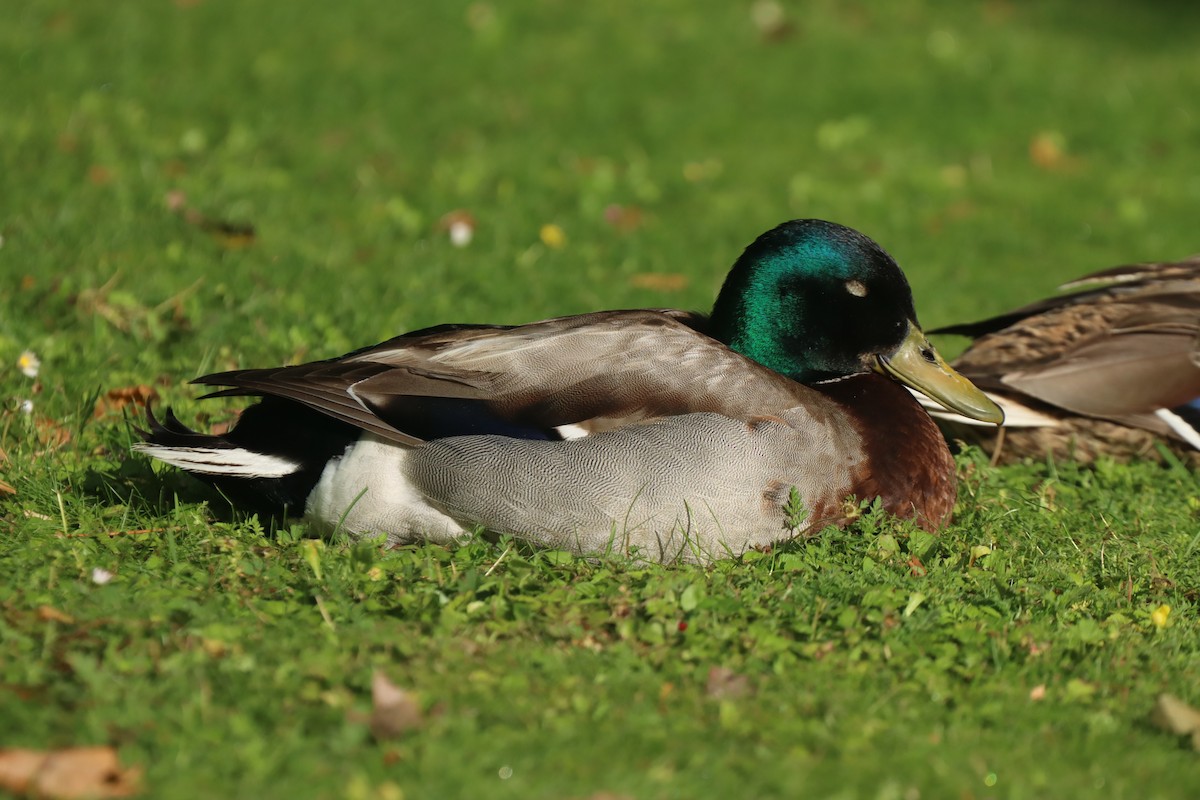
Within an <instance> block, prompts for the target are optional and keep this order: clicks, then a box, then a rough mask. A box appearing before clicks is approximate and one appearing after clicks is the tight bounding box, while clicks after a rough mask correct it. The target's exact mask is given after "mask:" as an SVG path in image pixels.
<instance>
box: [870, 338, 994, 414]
mask: <svg viewBox="0 0 1200 800" xmlns="http://www.w3.org/2000/svg"><path fill="white" fill-rule="evenodd" d="M875 370H876V372H879V373H881V374H884V375H888V376H889V377H892V378H895V379H896V380H898V381H900V382H901V383H903V384H904V385H905V386H911V387H912V388H914V389H916V390H917V391H918V392H920V393H921V394H923V395H925V396H927V397H929V398H930V399H932V400H935V401H937V402H938V403H941V404H942V405H943V406H945V407H946V408H948V409H949V410H951V411H954V412H955V413H958V414H962V415H963V416H964V417H970V418H971V419H977V420H980V421H981V422H991V423H995V424H996V425H1000V424H1001V423H1003V422H1004V412H1003V411H1002V410H1001V409H1000V406H998V405H996V404H995V403H994V402H992V399H991V398H990V397H988V396H987V395H986V394H984V393H983V392H982V391H980V390H979V388H978V387H976V386H975V384H973V383H971V382H970V381H969V380H967V379H966V378H964V377H963V376H962V375H959V374H958V373H957V372H955V371H954V368H953V367H951V366H950V365H949V364H947V363H946V360H945V359H944V358H942V356H941V354H939V353H938V351H937V350H935V349H934V347H933V345H932V344H930V343H929V340H928V339H926V338H925V333H924V331H922V330H921V329H920V328H919V327H917V325H916V323H913V322H910V323H909V326H908V336H906V337H904V341H903V342H901V344H900V346H899V347H898V348H896V350H895V352H892V353H890V354H888V355H882V356H876V359H875Z"/></svg>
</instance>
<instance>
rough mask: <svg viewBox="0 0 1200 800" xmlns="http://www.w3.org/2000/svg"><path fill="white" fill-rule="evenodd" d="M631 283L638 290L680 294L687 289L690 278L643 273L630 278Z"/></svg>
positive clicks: (667, 273)
mask: <svg viewBox="0 0 1200 800" xmlns="http://www.w3.org/2000/svg"><path fill="white" fill-rule="evenodd" d="M629 283H630V285H632V286H635V287H637V288H638V289H652V290H654V291H656V292H678V291H679V290H680V289H686V288H687V285H688V277H687V276H686V275H680V274H678V273H674V272H643V273H641V274H639V275H634V276H632V277H630V279H629Z"/></svg>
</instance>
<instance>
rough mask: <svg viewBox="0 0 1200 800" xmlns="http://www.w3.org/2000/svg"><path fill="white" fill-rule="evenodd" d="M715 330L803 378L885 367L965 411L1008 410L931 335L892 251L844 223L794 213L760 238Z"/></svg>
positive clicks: (726, 293)
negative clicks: (945, 355)
mask: <svg viewBox="0 0 1200 800" xmlns="http://www.w3.org/2000/svg"><path fill="white" fill-rule="evenodd" d="M710 333H711V335H712V336H713V337H714V338H716V339H719V340H720V341H722V342H725V343H726V344H728V345H729V346H730V347H731V348H732V349H734V350H736V351H737V352H739V353H741V354H742V355H744V356H747V357H748V358H752V359H754V360H755V361H758V362H759V363H761V364H764V365H766V366H768V367H770V368H771V369H773V370H775V371H776V372H779V373H782V374H784V375H787V376H788V377H790V378H792V379H793V380H797V381H800V382H801V383H813V382H817V381H822V380H830V379H834V378H839V377H844V376H847V375H854V374H857V373H864V372H871V371H875V372H881V373H884V374H887V375H890V376H891V377H893V378H896V379H897V380H900V381H902V382H903V383H906V384H908V385H911V386H913V387H914V388H916V389H918V390H919V391H922V392H924V393H925V394H927V395H929V396H930V397H933V399H935V400H937V401H938V402H940V403H943V404H944V405H946V406H947V407H949V408H951V409H952V410H955V411H958V412H959V413H962V414H966V415H967V416H971V417H975V418H977V419H985V420H988V421H993V422H999V421H1000V420H1001V419H1003V415H1002V414H1001V412H1000V410H999V408H997V407H996V406H995V404H994V403H992V402H991V401H990V400H988V399H987V397H986V396H985V395H984V394H983V393H982V392H980V391H979V390H978V389H976V388H975V387H974V386H973V385H972V384H971V383H970V382H969V381H967V380H966V379H965V378H963V377H962V376H960V375H959V374H958V373H957V372H954V370H952V369H951V368H950V367H949V366H948V365H947V364H946V362H945V361H943V360H942V358H941V356H939V355H938V354H937V351H936V350H934V349H933V346H932V345H931V344H929V341H928V340H927V339H926V338H925V335H924V333H922V332H921V328H920V326H919V325H918V324H917V314H916V311H915V310H914V308H913V298H912V290H911V289H910V288H909V286H908V281H907V280H906V279H905V277H904V273H903V272H901V271H900V267H899V266H897V264H896V262H895V261H894V260H893V259H892V257H891V256H890V255H888V254H887V253H886V252H885V251H884V249H883V248H882V247H880V246H879V245H878V244H876V243H875V242H873V241H872V240H871V239H869V238H867V237H866V236H863V235H862V234H861V233H859V232H858V231H855V230H852V229H850V228H847V227H845V226H844V225H838V224H836V223H833V222H826V221H824V220H817V219H802V220H793V221H791V222H785V223H784V224H782V225H780V226H779V227H777V228H775V229H773V230H771V231H768V232H767V233H764V234H763V235H762V236H760V237H758V239H756V240H755V241H754V243H753V244H751V245H750V246H749V247H747V248H746V251H745V252H744V253H742V256H741V258H739V259H738V260H737V263H736V264H734V266H733V270H732V271H731V272H730V273H729V277H728V278H726V280H725V285H724V286H723V287H722V288H721V293H720V294H719V295H718V296H717V302H716V305H715V306H714V307H713V312H712V317H711V321H710Z"/></svg>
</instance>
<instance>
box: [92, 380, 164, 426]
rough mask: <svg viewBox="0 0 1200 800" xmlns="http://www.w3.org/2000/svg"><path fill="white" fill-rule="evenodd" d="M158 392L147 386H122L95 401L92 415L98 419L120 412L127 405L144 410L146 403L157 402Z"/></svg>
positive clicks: (110, 390)
mask: <svg viewBox="0 0 1200 800" xmlns="http://www.w3.org/2000/svg"><path fill="white" fill-rule="evenodd" d="M157 399H158V392H156V391H155V390H154V389H153V388H151V387H149V386H145V385H142V386H122V387H121V388H119V389H109V390H108V391H107V392H105V393H104V395H103V396H102V397H101V398H100V399H99V400H98V401H96V408H95V410H94V411H93V412H92V415H93V416H94V417H95V418H96V419H99V418H101V417H104V416H107V415H109V414H111V413H113V412H115V411H120V410H121V409H123V408H125V407H126V406H129V405H134V406H138V407H139V408H145V406H146V403H148V402H150V401H152V400H157Z"/></svg>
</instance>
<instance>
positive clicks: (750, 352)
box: [709, 256, 827, 383]
mask: <svg viewBox="0 0 1200 800" xmlns="http://www.w3.org/2000/svg"><path fill="white" fill-rule="evenodd" d="M745 260H746V258H745V256H743V258H742V259H739V261H738V263H737V264H735V265H734V268H733V270H732V271H731V272H730V273H729V277H727V278H726V279H725V284H724V286H722V287H721V292H720V294H718V295H717V301H716V303H715V304H714V305H713V310H712V314H711V315H710V316H709V335H711V336H712V337H713V338H714V339H717V340H718V341H721V342H724V343H725V344H727V345H729V347H730V349H732V350H734V351H735V352H737V353H741V354H742V355H744V356H746V357H747V358H750V359H753V360H755V361H757V362H758V363H760V364H762V365H764V366H767V367H770V368H771V369H773V370H775V371H776V372H778V373H780V374H782V375H786V376H787V377H789V378H791V379H792V380H795V381H799V382H801V383H809V382H812V381H815V380H819V379H820V378H821V377H827V376H825V375H823V374H822V372H821V370H819V369H817V368H816V367H815V366H814V365H812V364H810V363H809V361H808V359H807V358H806V357H805V354H804V353H803V352H801V351H798V349H797V348H796V344H797V343H800V342H805V341H811V340H812V338H813V337H812V335H811V333H812V332H811V331H809V330H808V327H809V326H808V324H807V319H806V316H805V314H804V313H803V311H804V309H803V308H802V307H799V306H798V304H797V303H796V302H795V300H794V298H793V301H792V302H790V303H788V305H787V307H786V308H784V300H783V292H782V291H781V287H783V286H784V285H785V283H786V279H787V277H788V276H790V275H794V274H795V272H796V266H795V259H788V258H783V257H778V258H769V257H768V258H763V259H759V260H756V261H754V262H753V263H750V264H747V263H745Z"/></svg>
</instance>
